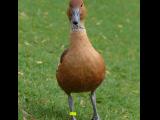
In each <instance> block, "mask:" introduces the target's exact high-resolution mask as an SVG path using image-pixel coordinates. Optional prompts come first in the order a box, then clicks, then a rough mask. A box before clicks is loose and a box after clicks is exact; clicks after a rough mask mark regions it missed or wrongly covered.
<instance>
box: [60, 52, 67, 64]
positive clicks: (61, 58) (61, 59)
mask: <svg viewBox="0 0 160 120" xmlns="http://www.w3.org/2000/svg"><path fill="white" fill-rule="evenodd" d="M67 52H68V49H65V50H64V51H63V53H62V54H61V57H60V63H62V62H63V58H64V56H65V55H66V54H67Z"/></svg>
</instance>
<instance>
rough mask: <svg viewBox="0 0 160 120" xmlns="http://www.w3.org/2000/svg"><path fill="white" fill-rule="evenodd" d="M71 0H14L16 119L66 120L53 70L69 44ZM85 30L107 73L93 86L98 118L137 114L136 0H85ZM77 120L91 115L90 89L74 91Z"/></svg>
mask: <svg viewBox="0 0 160 120" xmlns="http://www.w3.org/2000/svg"><path fill="white" fill-rule="evenodd" d="M68 1H69V0H19V1H18V2H19V3H18V4H19V5H18V19H19V23H18V28H19V29H18V33H19V34H18V35H19V43H18V49H19V51H18V55H19V56H18V61H19V62H18V105H19V109H18V119H19V120H26V119H27V120H69V118H68V112H69V109H68V103H67V96H66V94H65V93H64V92H63V91H62V90H61V89H60V88H59V86H58V84H57V81H56V77H55V71H56V67H57V64H58V62H59V57H60V54H61V53H62V52H63V50H64V49H65V48H66V47H67V46H68V38H69V22H68V18H67V16H66V9H67V7H68ZM85 4H86V6H87V9H88V16H87V18H86V24H85V26H86V29H87V33H88V36H89V38H90V40H91V42H92V44H93V46H94V47H95V48H96V49H97V50H98V51H99V52H101V54H102V55H103V57H104V59H105V62H106V63H107V68H108V70H109V74H108V75H107V76H106V79H105V80H104V82H103V83H102V84H101V86H100V87H99V88H98V89H97V92H96V93H97V108H98V112H99V114H100V117H101V119H102V120H139V119H140V110H139V107H140V101H139V98H140V97H139V96H140V93H139V92H140V91H139V85H140V82H139V79H140V75H139V73H140V67H139V64H140V61H139V59H140V58H139V56H140V53H139V51H140V47H139V46H140V41H139V37H140V35H139V33H140V31H139V19H140V18H139V1H138V0H132V1H130V0H92V1H91V0H85ZM73 97H74V102H75V110H76V112H77V114H78V115H77V120H89V119H91V116H92V108H91V107H92V106H91V103H90V100H89V96H88V93H81V94H73Z"/></svg>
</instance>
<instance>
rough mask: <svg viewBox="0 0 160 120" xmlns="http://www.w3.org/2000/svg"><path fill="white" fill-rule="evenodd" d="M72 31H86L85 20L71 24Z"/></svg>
mask: <svg viewBox="0 0 160 120" xmlns="http://www.w3.org/2000/svg"><path fill="white" fill-rule="evenodd" d="M70 32H71V33H72V32H86V29H85V26H84V21H81V22H80V23H79V24H78V25H73V24H71V25H70Z"/></svg>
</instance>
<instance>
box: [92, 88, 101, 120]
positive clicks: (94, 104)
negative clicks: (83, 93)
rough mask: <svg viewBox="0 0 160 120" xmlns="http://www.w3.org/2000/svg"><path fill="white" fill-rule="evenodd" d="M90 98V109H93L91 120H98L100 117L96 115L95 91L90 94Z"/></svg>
mask: <svg viewBox="0 0 160 120" xmlns="http://www.w3.org/2000/svg"><path fill="white" fill-rule="evenodd" d="M90 98H91V103H92V107H93V117H92V120H100V117H99V115H98V113H97V108H96V93H95V91H93V92H91V94H90Z"/></svg>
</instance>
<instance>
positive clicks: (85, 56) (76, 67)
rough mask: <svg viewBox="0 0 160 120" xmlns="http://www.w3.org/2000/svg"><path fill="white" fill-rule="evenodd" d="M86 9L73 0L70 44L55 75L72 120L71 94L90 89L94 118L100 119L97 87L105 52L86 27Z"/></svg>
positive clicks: (70, 13)
mask: <svg viewBox="0 0 160 120" xmlns="http://www.w3.org/2000/svg"><path fill="white" fill-rule="evenodd" d="M86 15H87V10H86V7H85V5H84V1H83V0H70V1H69V6H68V9H67V16H68V19H69V23H70V33H69V46H68V48H67V49H65V50H64V52H63V53H62V54H61V56H60V62H59V65H58V67H57V70H56V78H57V82H58V85H59V86H60V88H61V89H62V90H63V91H64V92H65V93H66V94H67V95H68V104H69V110H70V117H71V120H76V115H75V114H71V113H76V112H75V111H74V102H73V98H72V95H71V94H72V93H82V92H89V93H90V94H89V95H90V100H91V104H92V107H93V116H92V120H100V116H99V114H98V112H97V107H96V89H97V88H98V87H99V86H100V85H101V83H102V82H103V80H104V79H105V76H106V65H105V61H104V59H103V57H102V55H101V54H100V53H99V52H98V51H97V50H96V49H95V48H94V47H93V45H92V43H91V42H90V39H89V38H88V35H87V32H86V28H85V24H84V23H85V18H86Z"/></svg>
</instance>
